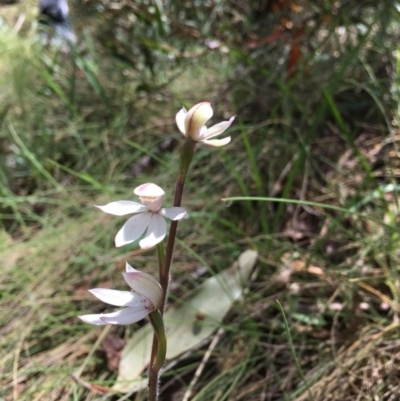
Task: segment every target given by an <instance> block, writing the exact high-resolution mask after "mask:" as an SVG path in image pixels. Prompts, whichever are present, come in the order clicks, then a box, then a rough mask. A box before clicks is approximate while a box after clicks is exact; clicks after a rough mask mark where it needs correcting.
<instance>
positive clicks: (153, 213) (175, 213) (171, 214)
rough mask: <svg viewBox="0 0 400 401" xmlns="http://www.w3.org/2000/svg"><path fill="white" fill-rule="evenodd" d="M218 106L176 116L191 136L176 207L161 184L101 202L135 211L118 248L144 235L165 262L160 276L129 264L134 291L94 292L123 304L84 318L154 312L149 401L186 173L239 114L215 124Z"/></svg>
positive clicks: (130, 319)
mask: <svg viewBox="0 0 400 401" xmlns="http://www.w3.org/2000/svg"><path fill="white" fill-rule="evenodd" d="M212 115H213V110H212V108H211V105H210V103H208V102H202V103H199V104H197V105H195V106H193V107H192V108H191V109H190V110H189V111H187V110H186V109H185V108H182V109H181V110H180V111H179V112H178V113H177V115H176V123H177V126H178V129H179V130H180V132H181V133H182V134H183V135H184V137H185V142H184V144H183V147H182V150H181V154H180V161H179V171H178V178H177V181H176V185H175V196H174V205H173V207H169V208H163V201H164V196H165V192H164V190H163V189H162V188H160V187H159V186H158V185H156V184H153V183H145V184H142V185H140V186H138V187H137V188H135V189H134V191H133V192H134V194H135V195H137V196H138V197H139V201H140V203H139V202H134V201H130V200H120V201H114V202H111V203H108V204H107V205H104V206H97V207H98V208H99V209H100V210H102V211H103V212H105V213H109V214H112V215H115V216H125V215H128V214H132V215H133V216H132V217H130V218H129V219H128V220H127V221H126V223H125V224H124V225H123V227H122V228H121V229H120V230H119V231H118V233H117V235H116V237H115V245H116V246H117V247H120V246H123V245H127V244H130V243H132V242H134V241H136V240H138V239H139V238H141V239H140V241H139V246H140V247H141V248H142V249H149V248H152V247H156V248H157V255H158V264H159V280H157V279H156V278H154V277H153V276H151V275H149V274H147V273H144V272H140V271H138V270H136V269H134V268H133V267H132V266H130V265H129V264H128V263H126V272H124V273H123V274H122V275H123V278H124V279H125V281H126V283H127V284H128V285H129V287H130V288H131V291H119V290H113V289H108V288H95V289H92V290H89V291H90V292H91V293H92V294H93V295H94V296H95V297H97V298H98V299H100V300H101V301H103V302H105V303H107V304H110V305H113V306H117V307H123V309H119V310H117V311H114V312H111V313H104V314H88V315H82V316H79V318H80V319H82V320H83V321H84V322H86V323H90V324H94V325H105V324H114V325H127V324H132V323H135V322H138V321H139V320H141V319H143V318H145V317H146V316H149V318H150V322H151V324H152V326H153V329H154V340H153V346H152V353H151V361H150V365H149V386H148V391H149V398H148V399H149V401H156V400H157V399H158V388H159V386H158V380H159V372H160V369H161V368H162V366H163V364H164V361H165V355H166V350H167V339H166V335H165V331H164V324H163V319H162V316H163V313H164V308H165V301H166V297H167V291H168V286H169V280H170V268H171V262H172V254H173V249H174V244H175V238H176V233H177V227H178V221H179V220H181V219H182V218H184V217H185V216H186V211H185V209H183V208H182V207H181V203H182V196H183V189H184V185H185V180H186V175H187V172H188V170H189V167H190V163H191V161H192V159H193V155H194V151H195V147H196V144H197V143H202V144H205V145H208V146H212V147H220V146H224V145H226V144H228V143H229V142H230V140H231V138H230V137H226V138H223V139H213V138H215V137H217V136H219V135H220V134H222V133H223V132H224V131H225V130H226V129H227V128H229V127H230V125H231V124H232V122H233V120H234V118H235V117H232V118H230V119H229V120H228V121H224V122H221V123H219V124H216V125H214V126H212V127H210V128H207V126H206V123H207V122H208V120H210V119H211V117H212ZM165 218H168V219H170V220H171V225H170V229H169V233H168V239H167V244H166V247H164V239H165V237H166V235H167V223H166V220H165Z"/></svg>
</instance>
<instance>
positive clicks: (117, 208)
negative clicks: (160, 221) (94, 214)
mask: <svg viewBox="0 0 400 401" xmlns="http://www.w3.org/2000/svg"><path fill="white" fill-rule="evenodd" d="M95 206H96V207H97V208H99V209H100V210H102V211H103V212H106V213H109V214H113V215H114V216H124V215H125V214H132V213H140V212H146V211H147V206H145V205H142V204H141V203H137V202H132V201H124V200H122V201H116V202H111V203H108V204H107V205H104V206H97V205H95Z"/></svg>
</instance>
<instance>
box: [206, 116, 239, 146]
mask: <svg viewBox="0 0 400 401" xmlns="http://www.w3.org/2000/svg"><path fill="white" fill-rule="evenodd" d="M234 119H235V117H231V118H230V120H229V121H223V122H222V123H219V124H215V125H213V126H212V127H210V128H208V129H207V130H206V131H204V132H201V133H200V135H199V141H201V140H204V139H210V138H214V137H215V136H218V135H220V134H222V133H223V132H224V131H225V130H226V129H228V128H229V127H230V125H231V124H232V122H233V120H234Z"/></svg>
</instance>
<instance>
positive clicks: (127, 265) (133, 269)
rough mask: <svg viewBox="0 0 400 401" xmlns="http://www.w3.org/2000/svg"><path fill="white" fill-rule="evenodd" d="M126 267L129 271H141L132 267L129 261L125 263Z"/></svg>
mask: <svg viewBox="0 0 400 401" xmlns="http://www.w3.org/2000/svg"><path fill="white" fill-rule="evenodd" d="M125 269H126V271H127V272H128V273H135V272H138V271H139V270H136V269H135V268H134V267H132V266H131V265H130V264H129V263H128V262H126V263H125Z"/></svg>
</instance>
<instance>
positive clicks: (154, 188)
mask: <svg viewBox="0 0 400 401" xmlns="http://www.w3.org/2000/svg"><path fill="white" fill-rule="evenodd" d="M133 193H134V194H135V195H139V196H151V197H157V198H158V197H161V196H164V195H165V192H164V190H163V189H162V188H160V187H159V186H158V185H156V184H153V183H152V182H147V183H146V184H142V185H139V186H138V187H136V188H135V189H134V190H133Z"/></svg>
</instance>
